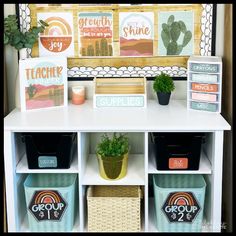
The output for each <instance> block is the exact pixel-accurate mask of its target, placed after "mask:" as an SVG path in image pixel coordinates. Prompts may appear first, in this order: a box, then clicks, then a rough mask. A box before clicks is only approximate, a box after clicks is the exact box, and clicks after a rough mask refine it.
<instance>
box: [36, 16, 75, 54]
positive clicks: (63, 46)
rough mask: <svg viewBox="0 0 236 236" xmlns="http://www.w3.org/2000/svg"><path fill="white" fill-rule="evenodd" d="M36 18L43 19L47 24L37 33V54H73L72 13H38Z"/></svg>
mask: <svg viewBox="0 0 236 236" xmlns="http://www.w3.org/2000/svg"><path fill="white" fill-rule="evenodd" d="M37 20H38V21H39V20H43V21H45V22H47V23H48V25H49V26H48V27H46V28H45V30H44V32H43V33H40V35H39V56H50V55H51V56H56V55H57V56H67V57H73V56H74V55H75V53H74V32H73V15H72V13H70V12H61V13H60V12H50V13H38V14H37Z"/></svg>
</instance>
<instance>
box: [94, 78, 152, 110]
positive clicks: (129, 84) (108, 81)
mask: <svg viewBox="0 0 236 236" xmlns="http://www.w3.org/2000/svg"><path fill="white" fill-rule="evenodd" d="M146 105H147V92H146V78H145V77H142V78H94V96H93V107H94V108H99V107H146Z"/></svg>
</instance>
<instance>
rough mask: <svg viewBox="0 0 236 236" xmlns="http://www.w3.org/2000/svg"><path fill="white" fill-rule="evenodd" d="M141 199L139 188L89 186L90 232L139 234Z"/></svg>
mask: <svg viewBox="0 0 236 236" xmlns="http://www.w3.org/2000/svg"><path fill="white" fill-rule="evenodd" d="M141 198H142V192H141V189H140V187H139V186H105V185H104V186H89V187H88V190H87V204H88V231H89V232H121V231H122V232H139V231H140V230H141Z"/></svg>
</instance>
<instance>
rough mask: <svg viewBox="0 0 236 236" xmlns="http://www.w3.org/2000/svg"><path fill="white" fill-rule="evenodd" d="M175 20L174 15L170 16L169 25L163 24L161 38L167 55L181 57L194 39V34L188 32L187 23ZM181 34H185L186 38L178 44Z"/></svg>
mask: <svg viewBox="0 0 236 236" xmlns="http://www.w3.org/2000/svg"><path fill="white" fill-rule="evenodd" d="M174 20H175V17H174V15H170V16H169V18H168V20H167V24H166V23H163V24H162V31H161V38H162V41H163V44H164V46H165V48H166V50H167V52H166V54H167V55H179V54H180V53H181V52H182V50H183V48H184V47H185V46H186V45H187V44H188V43H189V42H190V40H191V38H192V32H191V31H190V30H187V28H186V25H185V23H184V22H183V21H174ZM181 33H182V34H184V37H183V40H182V43H181V44H178V43H177V41H178V39H179V37H180V35H181Z"/></svg>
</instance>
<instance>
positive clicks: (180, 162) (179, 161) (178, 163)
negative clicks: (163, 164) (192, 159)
mask: <svg viewBox="0 0 236 236" xmlns="http://www.w3.org/2000/svg"><path fill="white" fill-rule="evenodd" d="M169 168H170V169H187V168H188V158H186V157H178V158H176V157H171V158H169Z"/></svg>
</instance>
